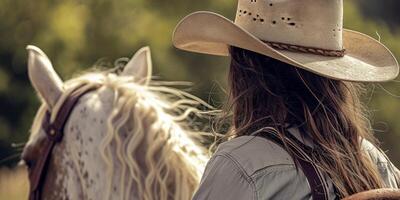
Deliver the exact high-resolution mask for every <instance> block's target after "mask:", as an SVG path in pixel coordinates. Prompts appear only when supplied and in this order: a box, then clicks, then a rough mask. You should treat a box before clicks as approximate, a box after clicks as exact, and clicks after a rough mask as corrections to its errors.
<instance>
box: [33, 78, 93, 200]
mask: <svg viewBox="0 0 400 200" xmlns="http://www.w3.org/2000/svg"><path fill="white" fill-rule="evenodd" d="M97 88H99V85H87V84H84V85H81V86H80V87H77V88H75V89H74V91H72V92H71V93H70V95H69V96H68V97H67V98H66V99H65V101H64V102H63V104H62V106H61V107H60V110H59V111H58V113H57V116H56V118H55V120H54V122H52V123H51V122H50V115H51V114H50V112H49V111H47V112H46V114H45V117H44V119H43V124H42V128H43V130H44V131H45V132H46V139H45V141H44V144H42V145H43V146H44V148H43V152H42V155H40V157H39V159H38V160H37V163H36V164H35V165H34V168H33V169H30V171H29V182H30V194H29V200H39V199H40V192H41V189H42V186H43V183H44V182H43V181H44V179H45V175H46V174H45V173H44V171H45V170H46V169H47V167H48V164H49V160H50V158H51V152H52V150H53V148H54V146H55V145H56V144H57V143H59V142H61V140H62V138H63V135H64V133H63V130H64V127H65V124H66V123H67V120H68V118H69V116H70V114H71V113H72V110H73V108H74V107H75V105H76V103H77V102H78V100H79V99H80V98H81V97H82V96H83V95H84V94H86V93H88V92H90V91H93V90H95V89H97Z"/></svg>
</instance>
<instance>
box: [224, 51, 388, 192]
mask: <svg viewBox="0 0 400 200" xmlns="http://www.w3.org/2000/svg"><path fill="white" fill-rule="evenodd" d="M230 54H231V57H232V59H231V66H230V72H229V86H230V98H229V99H230V100H229V101H230V102H229V104H228V105H229V106H228V107H229V109H227V110H226V111H227V113H228V112H230V113H232V118H231V121H232V123H233V128H232V131H231V133H230V134H228V135H229V136H234V137H239V136H242V135H249V134H251V133H253V132H254V131H257V130H259V129H261V128H265V127H269V128H273V129H274V130H276V131H277V132H278V133H280V134H282V136H283V134H285V127H286V126H287V124H291V125H297V126H299V127H301V130H302V132H303V134H304V133H307V134H309V135H310V136H311V138H312V139H313V142H314V150H315V152H316V153H315V154H314V155H312V158H313V160H314V162H315V163H316V164H317V165H318V166H319V168H320V169H321V170H322V171H323V172H325V173H326V174H327V175H328V176H329V177H330V178H331V179H332V181H333V183H334V185H335V187H336V190H337V192H338V193H339V194H338V195H339V196H342V197H343V196H348V195H351V194H354V193H357V192H361V191H365V190H369V189H375V188H382V187H383V181H382V180H381V178H380V175H379V173H378V171H377V168H376V166H375V165H374V164H373V163H372V161H371V160H370V158H368V156H367V154H366V153H365V152H363V150H362V148H361V142H362V139H367V140H369V141H371V142H372V143H375V141H376V140H375V138H374V136H373V135H372V128H371V126H370V124H369V121H368V119H367V117H366V115H365V113H366V112H365V110H364V108H363V106H362V103H361V102H360V95H361V94H362V93H363V92H364V91H365V90H364V89H363V87H362V85H361V84H356V83H350V82H345V81H339V80H333V79H328V78H324V77H322V76H319V75H316V74H313V73H310V72H307V71H305V70H302V69H299V68H296V67H293V66H291V65H289V64H286V63H283V62H280V61H278V60H275V59H273V58H269V57H266V56H263V55H260V54H257V53H254V52H251V51H248V50H244V49H240V48H237V47H231V48H230Z"/></svg>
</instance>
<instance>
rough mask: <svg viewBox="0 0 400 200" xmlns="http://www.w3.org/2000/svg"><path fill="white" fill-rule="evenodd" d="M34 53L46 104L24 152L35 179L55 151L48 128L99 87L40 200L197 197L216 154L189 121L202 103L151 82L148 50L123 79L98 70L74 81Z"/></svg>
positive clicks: (31, 67) (60, 148)
mask: <svg viewBox="0 0 400 200" xmlns="http://www.w3.org/2000/svg"><path fill="white" fill-rule="evenodd" d="M27 50H28V53H29V59H28V73H29V78H30V81H31V83H32V86H33V87H34V89H35V90H36V92H37V93H38V96H39V97H40V99H41V100H42V106H41V107H40V109H39V110H38V112H37V114H36V117H35V119H34V122H33V124H32V128H31V135H30V139H29V141H28V143H27V145H26V146H25V148H24V151H23V155H22V159H23V160H24V161H25V163H26V164H27V166H28V170H29V171H30V176H31V177H32V176H35V173H36V172H35V169H36V168H40V167H38V165H40V158H41V157H43V156H46V151H47V150H46V147H47V146H49V145H48V143H49V137H48V135H49V133H48V130H46V128H45V127H44V125H43V124H46V123H52V122H54V121H55V120H57V116H59V115H62V114H63V113H62V112H63V109H62V106H63V105H64V103H65V101H67V100H68V98H69V97H70V96H71V94H73V92H74V91H76V89H77V88H81V87H92V86H93V87H92V88H94V89H92V90H90V91H89V90H88V92H86V93H84V94H83V95H82V96H81V97H80V98H79V99H78V100H77V102H76V104H74V106H73V108H72V110H71V112H70V113H69V114H68V116H67V120H66V122H65V125H64V126H63V130H61V131H62V133H63V134H62V135H63V136H62V139H60V141H59V142H58V143H56V144H55V145H54V147H52V149H51V150H50V153H49V159H48V161H47V163H46V165H45V166H46V167H45V168H44V169H43V172H42V173H43V175H42V176H39V178H40V181H38V184H37V185H36V186H32V182H31V190H35V189H36V190H38V194H40V197H39V198H40V199H189V198H190V197H191V195H192V193H193V192H194V190H195V188H196V187H197V184H198V182H199V178H200V176H201V173H202V171H203V169H204V165H205V163H206V161H207V159H208V157H207V156H206V154H205V150H204V149H203V148H202V147H201V145H199V144H197V141H196V139H194V138H195V137H192V136H193V135H195V134H194V133H195V131H194V130H193V129H192V128H191V126H190V124H189V123H187V122H186V121H185V120H184V119H186V118H187V117H188V116H189V115H191V114H193V113H195V114H196V113H198V111H199V110H197V108H196V106H197V105H199V104H201V103H199V101H198V100H197V99H196V98H194V97H193V98H191V97H192V96H191V95H188V94H187V93H185V92H182V91H179V90H176V89H172V88H170V87H165V86H160V85H152V84H151V82H152V80H151V75H152V64H151V56H150V50H149V48H148V47H144V48H142V49H140V50H139V51H138V52H137V53H136V54H135V55H134V56H133V58H132V59H130V61H129V62H128V63H127V64H126V66H125V67H124V69H123V71H122V72H121V73H120V74H116V73H113V72H110V71H108V72H107V71H99V72H91V73H86V74H84V75H81V76H79V77H76V78H73V79H71V80H69V81H66V82H63V81H62V79H61V78H60V77H59V76H58V74H57V73H56V71H55V70H54V68H53V66H52V64H51V62H50V60H49V59H48V57H47V56H46V55H45V54H44V53H43V51H41V50H40V49H39V48H37V47H34V46H28V47H27ZM64 114H65V113H64ZM47 115H48V116H47ZM46 116H47V117H46ZM47 121H48V122H47ZM46 131H47V132H46ZM32 188H33V189H32ZM31 192H32V191H31Z"/></svg>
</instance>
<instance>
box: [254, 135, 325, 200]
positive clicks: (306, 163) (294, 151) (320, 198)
mask: <svg viewBox="0 0 400 200" xmlns="http://www.w3.org/2000/svg"><path fill="white" fill-rule="evenodd" d="M288 135H290V134H288ZM256 136H259V137H262V138H265V139H267V140H270V141H272V142H274V143H276V144H278V145H279V146H281V147H282V148H283V149H286V150H289V151H290V153H289V154H290V155H291V156H292V158H293V160H294V162H295V163H297V164H299V165H300V167H301V169H302V171H303V173H304V175H305V176H306V178H307V181H308V183H309V184H310V188H311V195H312V198H313V199H314V200H328V192H327V191H328V190H327V188H326V185H325V184H324V179H323V176H322V174H321V173H320V171H319V170H318V168H317V167H316V166H315V164H314V163H313V162H312V161H311V158H310V157H309V154H310V153H311V151H310V148H309V147H307V146H306V145H304V144H303V143H301V142H300V141H298V140H297V139H296V138H294V137H291V136H289V137H288V138H285V142H286V143H287V144H288V145H285V144H284V143H283V141H282V138H280V137H279V136H278V135H277V134H276V133H270V132H268V133H267V132H261V133H258V134H257V135H256Z"/></svg>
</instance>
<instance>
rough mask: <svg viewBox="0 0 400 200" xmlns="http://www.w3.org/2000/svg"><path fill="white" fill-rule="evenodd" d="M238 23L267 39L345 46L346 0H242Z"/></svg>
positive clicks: (326, 45)
mask: <svg viewBox="0 0 400 200" xmlns="http://www.w3.org/2000/svg"><path fill="white" fill-rule="evenodd" d="M235 24H237V25H238V26H240V27H242V28H244V29H245V30H247V31H249V32H250V33H252V34H253V35H254V36H256V37H258V38H259V39H261V40H263V41H267V42H278V43H284V44H292V45H298V46H305V47H314V48H321V49H327V50H342V49H343V39H342V37H343V0H239V3H238V8H237V13H236V20H235Z"/></svg>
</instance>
